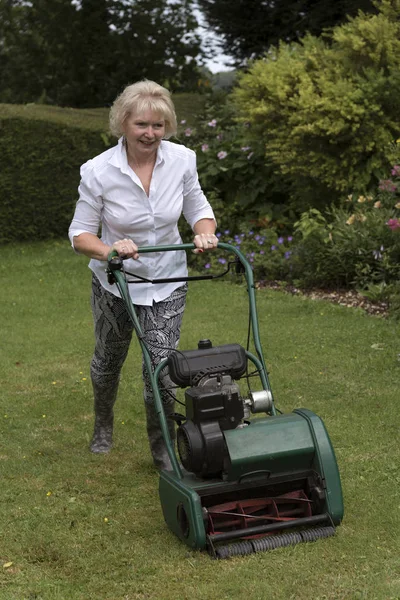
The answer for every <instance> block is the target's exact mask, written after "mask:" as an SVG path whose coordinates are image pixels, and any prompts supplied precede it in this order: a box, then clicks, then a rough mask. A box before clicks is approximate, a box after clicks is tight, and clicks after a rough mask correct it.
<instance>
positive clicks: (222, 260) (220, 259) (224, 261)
mask: <svg viewBox="0 0 400 600" xmlns="http://www.w3.org/2000/svg"><path fill="white" fill-rule="evenodd" d="M218 262H219V263H221V265H224V264H225V263H226V259H225V258H219V259H218Z"/></svg>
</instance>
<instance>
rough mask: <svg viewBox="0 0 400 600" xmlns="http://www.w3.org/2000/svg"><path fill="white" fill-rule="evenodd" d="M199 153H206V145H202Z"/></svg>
mask: <svg viewBox="0 0 400 600" xmlns="http://www.w3.org/2000/svg"><path fill="white" fill-rule="evenodd" d="M201 151H202V152H207V151H208V144H203V145H202V147H201Z"/></svg>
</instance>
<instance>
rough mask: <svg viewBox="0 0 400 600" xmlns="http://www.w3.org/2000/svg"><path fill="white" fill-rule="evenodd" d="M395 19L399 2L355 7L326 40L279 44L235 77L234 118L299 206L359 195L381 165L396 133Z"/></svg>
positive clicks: (399, 48) (398, 38)
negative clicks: (257, 142) (370, 11)
mask: <svg viewBox="0 0 400 600" xmlns="http://www.w3.org/2000/svg"><path fill="white" fill-rule="evenodd" d="M397 3H398V0H391V1H390V2H389V0H388V2H387V3H385V5H387V6H391V7H392V9H393V7H394V6H395V5H396V4H397ZM399 4H400V3H399ZM399 17H400V6H399V8H398V9H397V11H396V18H395V19H393V20H392V18H388V16H387V14H385V12H380V13H379V14H378V15H369V16H366V15H364V14H362V13H360V15H359V16H358V17H357V18H354V19H351V20H350V21H349V22H348V23H347V24H345V25H342V26H340V27H337V28H335V29H334V30H333V33H332V36H331V39H330V40H329V43H327V42H325V41H323V40H322V39H318V38H316V37H314V36H310V35H309V36H306V37H305V38H304V40H302V42H301V43H293V44H281V45H280V47H279V49H276V50H274V51H273V52H271V53H270V55H269V57H268V58H266V59H264V60H258V61H256V62H255V63H254V64H253V65H252V67H251V68H250V70H249V71H248V73H245V74H242V76H241V77H240V78H239V86H238V87H237V89H236V90H235V92H234V98H235V101H236V106H237V108H238V110H239V113H240V118H241V119H242V120H244V121H248V122H249V123H251V129H250V131H251V135H252V136H254V137H255V138H256V139H262V140H263V141H264V144H265V154H266V157H267V159H268V160H270V161H272V162H273V163H274V164H275V165H276V167H277V168H278V169H279V170H280V172H281V173H282V174H284V175H285V177H286V179H287V180H288V181H290V182H291V186H292V190H293V192H292V194H293V196H294V197H297V199H303V202H304V207H305V206H307V204H308V203H310V204H315V203H317V204H318V202H319V203H320V204H321V203H327V202H329V201H330V200H333V199H335V198H337V197H338V196H340V195H343V194H347V193H350V192H353V191H358V192H360V193H363V192H365V191H366V190H368V189H369V188H370V187H371V185H373V183H374V181H376V177H377V176H379V174H380V171H381V170H382V169H383V168H386V167H387V165H388V161H389V144H390V142H392V141H393V138H394V139H396V138H397V137H398V136H399V134H400V120H399V114H400V20H399Z"/></svg>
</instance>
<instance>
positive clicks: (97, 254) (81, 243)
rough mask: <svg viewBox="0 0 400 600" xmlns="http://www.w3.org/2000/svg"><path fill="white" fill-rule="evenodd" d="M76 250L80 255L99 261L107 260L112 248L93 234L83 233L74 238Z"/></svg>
mask: <svg viewBox="0 0 400 600" xmlns="http://www.w3.org/2000/svg"><path fill="white" fill-rule="evenodd" d="M73 243H74V249H75V250H76V251H77V252H79V253H80V254H85V255H86V256H89V257H90V258H95V259H97V260H107V256H108V255H109V253H110V250H111V247H110V246H107V245H106V244H104V243H103V242H102V241H101V240H100V239H99V238H98V237H97V235H94V234H93V233H81V234H80V235H75V236H74V238H73Z"/></svg>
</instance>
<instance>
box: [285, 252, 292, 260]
mask: <svg viewBox="0 0 400 600" xmlns="http://www.w3.org/2000/svg"><path fill="white" fill-rule="evenodd" d="M291 254H292V253H291V251H290V250H288V251H287V252H285V258H286V260H287V259H288V258H289V256H290V255H291Z"/></svg>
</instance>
